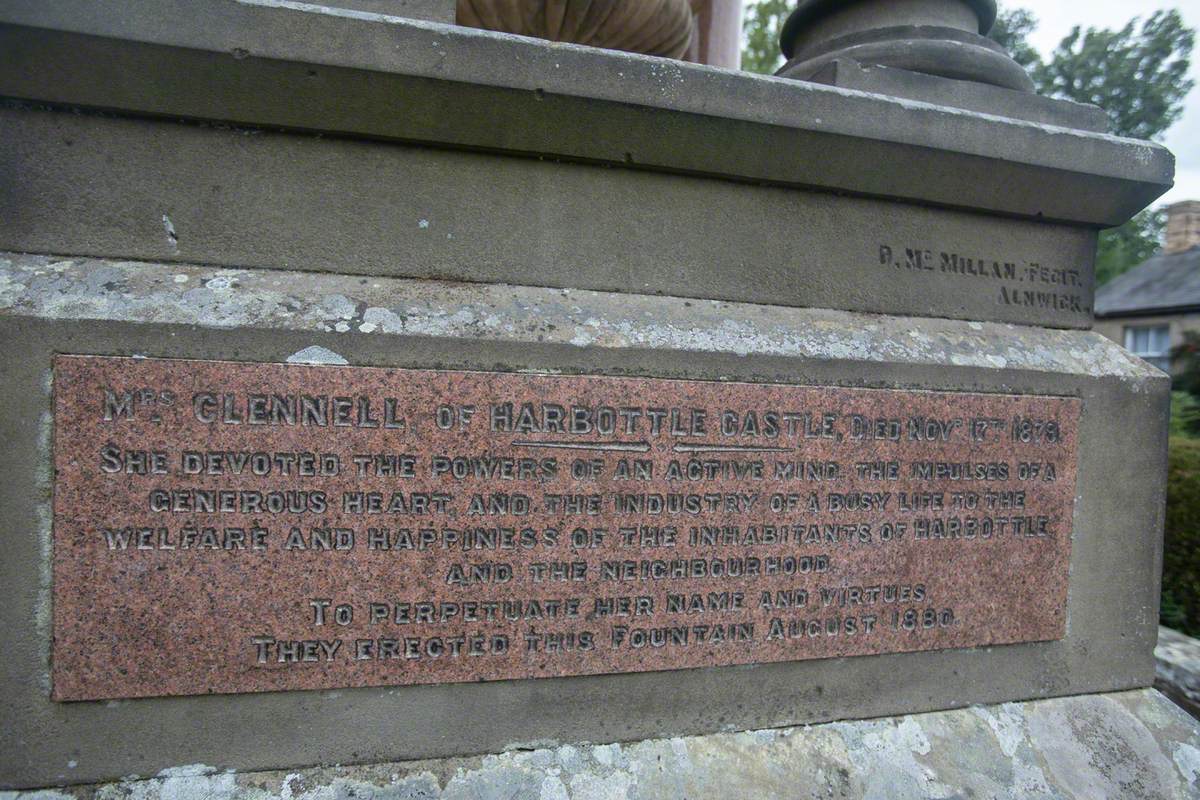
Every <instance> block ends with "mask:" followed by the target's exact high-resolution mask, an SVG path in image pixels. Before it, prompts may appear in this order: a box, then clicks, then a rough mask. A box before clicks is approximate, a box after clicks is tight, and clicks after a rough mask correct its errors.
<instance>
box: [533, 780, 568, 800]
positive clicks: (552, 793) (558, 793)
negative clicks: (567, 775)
mask: <svg viewBox="0 0 1200 800" xmlns="http://www.w3.org/2000/svg"><path fill="white" fill-rule="evenodd" d="M539 797H540V800H571V796H570V795H569V794H567V787H566V786H563V782H562V780H561V779H559V778H557V777H555V776H547V777H546V778H544V779H543V780H542V792H541V795H539Z"/></svg>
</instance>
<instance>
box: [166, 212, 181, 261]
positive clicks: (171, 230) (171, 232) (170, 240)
mask: <svg viewBox="0 0 1200 800" xmlns="http://www.w3.org/2000/svg"><path fill="white" fill-rule="evenodd" d="M162 226H163V232H164V233H166V235H167V247H169V248H170V249H171V252H172V253H178V252H179V235H178V234H176V233H175V225H174V223H172V222H171V218H170V217H168V216H167V215H166V214H163V215H162Z"/></svg>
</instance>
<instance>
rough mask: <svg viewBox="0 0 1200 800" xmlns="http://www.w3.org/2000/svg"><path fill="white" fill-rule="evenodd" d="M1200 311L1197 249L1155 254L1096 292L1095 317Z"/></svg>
mask: <svg viewBox="0 0 1200 800" xmlns="http://www.w3.org/2000/svg"><path fill="white" fill-rule="evenodd" d="M1190 309H1200V247H1193V248H1192V249H1191V250H1185V251H1183V252H1182V253H1172V254H1171V255H1169V256H1166V255H1157V256H1154V258H1151V259H1150V260H1148V261H1145V262H1143V263H1142V264H1139V265H1138V266H1136V267H1134V268H1133V269H1131V270H1129V272H1126V273H1125V274H1124V275H1121V276H1119V277H1117V278H1115V279H1114V280H1112V281H1110V282H1109V283H1107V284H1105V285H1104V286H1102V287H1100V288H1099V289H1098V290H1096V316H1097V317H1121V316H1126V315H1139V314H1143V315H1144V314H1155V313H1163V312H1171V311H1182V310H1190Z"/></svg>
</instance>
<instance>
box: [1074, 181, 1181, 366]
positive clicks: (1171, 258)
mask: <svg viewBox="0 0 1200 800" xmlns="http://www.w3.org/2000/svg"><path fill="white" fill-rule="evenodd" d="M1096 330H1097V331H1099V332H1100V333H1102V334H1104V335H1105V336H1107V337H1108V338H1109V339H1112V340H1113V341H1115V342H1117V343H1118V344H1122V345H1124V346H1125V348H1126V349H1127V350H1129V351H1130V352H1132V353H1134V354H1135V355H1138V356H1140V357H1142V358H1144V359H1145V360H1147V361H1149V362H1150V363H1152V364H1154V365H1155V366H1157V367H1159V368H1160V369H1162V370H1164V371H1166V372H1170V371H1171V363H1170V352H1171V348H1172V347H1174V346H1175V345H1177V344H1179V343H1180V342H1181V341H1183V334H1184V332H1185V331H1197V332H1200V200H1188V201H1185V202H1182V203H1176V204H1174V205H1172V206H1170V207H1169V208H1168V209H1167V241H1166V245H1165V246H1164V247H1163V251H1162V252H1161V253H1159V254H1158V255H1156V256H1154V257H1153V258H1151V259H1150V260H1148V261H1146V262H1144V263H1142V264H1140V265H1138V266H1137V267H1134V268H1133V269H1131V270H1130V271H1129V272H1126V273H1125V274H1124V275H1121V276H1119V277H1117V278H1116V279H1114V280H1113V281H1111V282H1110V283H1108V284H1106V285H1105V286H1102V287H1101V288H1100V289H1098V290H1097V291H1096Z"/></svg>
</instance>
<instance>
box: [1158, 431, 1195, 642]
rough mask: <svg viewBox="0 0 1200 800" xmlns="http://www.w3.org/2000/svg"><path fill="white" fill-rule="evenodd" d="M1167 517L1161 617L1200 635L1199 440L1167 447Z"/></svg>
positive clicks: (1182, 628) (1188, 440) (1178, 627)
mask: <svg viewBox="0 0 1200 800" xmlns="http://www.w3.org/2000/svg"><path fill="white" fill-rule="evenodd" d="M1167 453H1168V456H1167V463H1168V467H1167V518H1166V526H1165V536H1164V542H1163V581H1162V610H1161V619H1162V622H1163V624H1164V625H1168V626H1170V627H1172V628H1175V629H1177V630H1180V631H1183V632H1184V633H1186V634H1189V635H1191V636H1196V635H1200V442H1198V441H1195V440H1194V439H1178V438H1172V439H1171V444H1170V447H1169V449H1168V451H1167Z"/></svg>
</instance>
